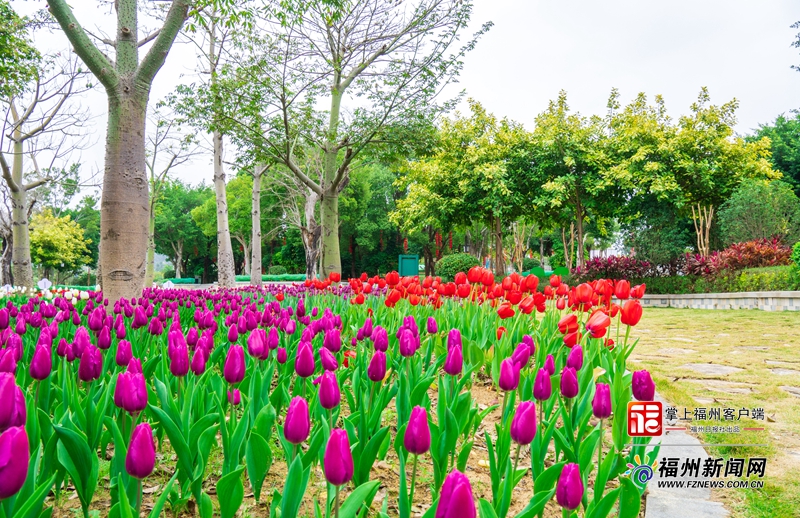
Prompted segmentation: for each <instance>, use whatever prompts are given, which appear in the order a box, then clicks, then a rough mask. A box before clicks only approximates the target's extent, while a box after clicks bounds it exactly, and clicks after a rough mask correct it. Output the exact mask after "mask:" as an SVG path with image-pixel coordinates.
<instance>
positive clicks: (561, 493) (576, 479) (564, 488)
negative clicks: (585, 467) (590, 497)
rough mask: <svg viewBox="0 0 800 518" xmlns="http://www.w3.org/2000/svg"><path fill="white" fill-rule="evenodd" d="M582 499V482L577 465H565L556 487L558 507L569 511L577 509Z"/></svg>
mask: <svg viewBox="0 0 800 518" xmlns="http://www.w3.org/2000/svg"><path fill="white" fill-rule="evenodd" d="M582 499H583V480H581V472H580V467H579V466H578V465H577V464H565V465H564V467H563V468H562V469H561V475H560V476H559V477H558V484H557V485H556V501H558V505H560V506H561V507H563V508H565V509H569V510H570V511H571V510H573V509H577V508H578V506H579V505H581V500H582Z"/></svg>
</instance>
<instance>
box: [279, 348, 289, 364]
mask: <svg viewBox="0 0 800 518" xmlns="http://www.w3.org/2000/svg"><path fill="white" fill-rule="evenodd" d="M288 359H289V354H288V353H287V352H286V349H285V348H283V347H279V348H278V363H280V364H281V365H283V364H284V363H286V360H288Z"/></svg>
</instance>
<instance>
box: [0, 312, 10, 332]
mask: <svg viewBox="0 0 800 518" xmlns="http://www.w3.org/2000/svg"><path fill="white" fill-rule="evenodd" d="M9 322H10V319H9V317H8V310H7V309H6V308H3V309H0V330H4V329H7V328H8V324H9Z"/></svg>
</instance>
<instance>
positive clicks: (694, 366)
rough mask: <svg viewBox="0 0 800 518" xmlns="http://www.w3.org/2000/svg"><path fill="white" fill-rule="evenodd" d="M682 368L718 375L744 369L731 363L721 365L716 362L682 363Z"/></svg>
mask: <svg viewBox="0 0 800 518" xmlns="http://www.w3.org/2000/svg"><path fill="white" fill-rule="evenodd" d="M681 368H682V369H691V370H693V371H695V372H700V373H702V374H713V375H718V376H725V375H728V374H733V373H734V372H739V371H741V370H743V369H740V368H738V367H731V366H730V365H719V364H716V363H687V364H686V365H682V366H681Z"/></svg>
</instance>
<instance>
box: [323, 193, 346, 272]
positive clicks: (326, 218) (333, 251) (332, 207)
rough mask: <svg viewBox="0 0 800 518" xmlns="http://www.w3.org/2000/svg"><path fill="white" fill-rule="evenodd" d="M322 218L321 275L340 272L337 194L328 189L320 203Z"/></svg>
mask: <svg viewBox="0 0 800 518" xmlns="http://www.w3.org/2000/svg"><path fill="white" fill-rule="evenodd" d="M320 212H321V216H322V217H321V218H320V219H321V220H322V272H321V273H322V275H323V276H324V277H327V276H328V275H329V274H330V273H331V272H338V273H342V258H341V255H340V252H339V194H338V193H335V192H331V191H330V189H328V190H327V191H326V192H325V194H324V195H323V197H322V200H321V203H320Z"/></svg>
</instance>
